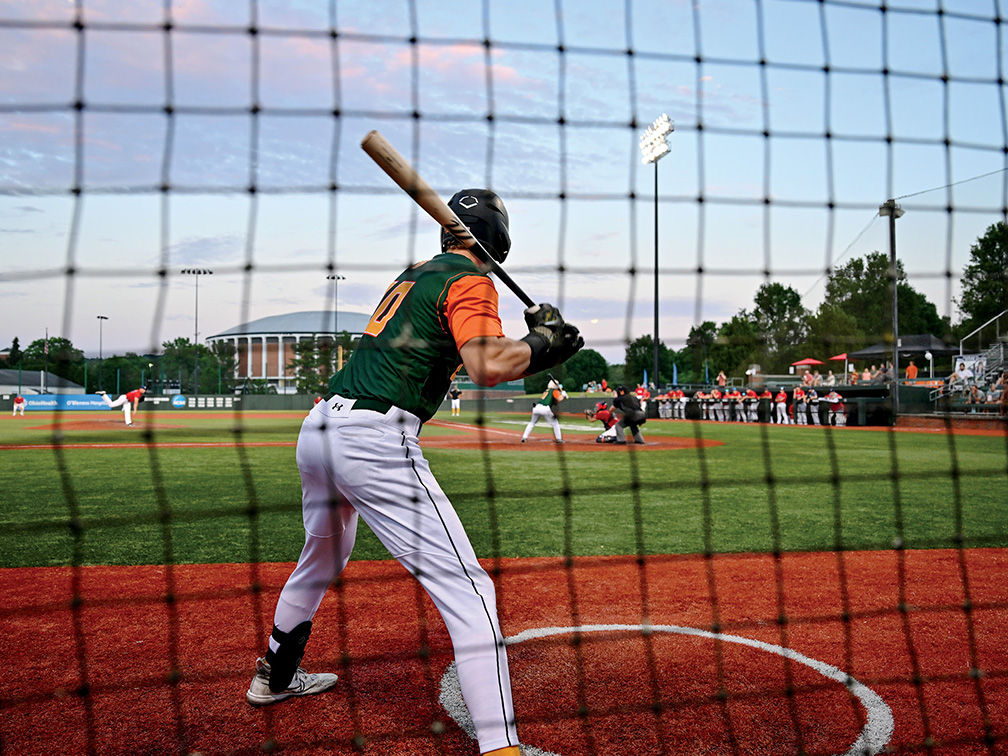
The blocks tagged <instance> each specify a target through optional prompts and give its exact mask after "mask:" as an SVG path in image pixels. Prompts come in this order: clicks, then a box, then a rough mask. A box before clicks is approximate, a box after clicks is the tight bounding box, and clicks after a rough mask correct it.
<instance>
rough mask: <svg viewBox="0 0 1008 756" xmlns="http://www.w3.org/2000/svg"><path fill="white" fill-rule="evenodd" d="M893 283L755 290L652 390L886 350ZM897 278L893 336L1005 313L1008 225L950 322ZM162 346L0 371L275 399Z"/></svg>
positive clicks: (970, 273)
mask: <svg viewBox="0 0 1008 756" xmlns="http://www.w3.org/2000/svg"><path fill="white" fill-rule="evenodd" d="M892 276H893V271H891V270H890V264H889V257H888V255H886V254H884V253H882V252H878V251H875V252H872V253H870V254H868V255H866V256H865V257H863V258H857V259H854V260H851V261H850V262H848V263H846V264H844V265H843V266H842V267H840V268H838V269H836V270H834V271H833V272H832V273H831V274H830V275H829V277H828V280H827V282H826V291H825V296H824V298H823V302H822V304H820V305H819V307H818V308H817V309H816V311H815V312H812V311H810V310H808V309H807V308H805V307H804V306H803V305H802V301H801V295H800V294H799V293H798V292H797V291H796V290H795V289H794V288H793V287H791V286H786V285H784V284H781V283H765V284H763V285H761V286H760V287H759V289H758V290H757V291H756V294H755V296H754V299H753V307H752V308H743V309H741V310H739V312H738V313H736V314H735V315H734V316H732V318H731V319H730V320H728V321H726V322H724V323H721V324H717V323H714V322H713V321H704V322H703V323H700V324H699V325H694V326H693V327H692V328H691V329H690V332H689V335H688V336H687V338H686V344H685V346H684V347H683V348H682V349H680V350H674V349H670V348H668V347H667V346H666V345H665V344H663V343H661V342H659V344H658V368H659V374H660V382H661V384H666V383H670V382H671V381H672V378H673V375H674V374H675V375H676V376H677V379H678V382H679V383H684V384H685V383H709V382H711V380H712V377H713V376H715V375H717V372H718V371H719V370H724V371H725V373H727V374H729V375H735V376H738V375H742V374H744V373H745V370H746V369H747V368H748V366H749V365H752V364H758V365H759V366H760V369H761V371H762V372H763V373H768V374H782V373H787V372H788V368H789V367H790V365H791V363H793V362H795V361H797V360H798V359H801V358H804V357H810V356H821V357H822V358H823V359H824V361H825V360H826V359H828V358H829V357H832V356H833V355H836V354H842V353H846V352H852V351H856V350H858V349H860V348H862V347H864V346H867V345H869V344H872V343H877V342H880V341H884V340H885V339H886V336H887V335H889V334H891V322H892V294H891V291H892V290H891V285H892ZM895 276H896V282H897V287H896V299H897V309H898V313H899V331H900V333H901V334H919V333H930V334H932V335H934V336H937V337H938V338H941V339H943V340H945V341H958V340H959V339H961V338H963V337H965V336H966V335H967V334H969V333H970V332H972V331H973V330H974V329H976V328H977V327H979V326H981V325H983V324H984V323H986V322H987V321H989V320H990V319H992V318H994V317H996V316H998V315H999V314H1000V313H1002V312H1004V311H1005V310H1008V224H1006V223H1005V222H1003V221H1002V222H999V223H996V224H994V225H992V226H990V227H989V228H988V229H987V231H986V233H984V235H983V236H981V237H980V238H978V239H977V241H976V243H975V244H973V246H972V247H971V248H970V260H969V263H968V264H967V265H966V267H965V269H964V270H963V275H962V278H961V287H962V295H961V296H960V297H959V298H958V299H957V300H956V301H955V304H956V305H957V307H958V310H959V312H960V314H961V316H962V317H961V320H959V321H958V322H957V323H955V324H953V323H952V322H951V321H950V319H949V318H948V317H942V316H940V315H939V313H938V310H937V308H936V307H935V305H934V304H933V303H932V302H930V301H928V299H927V297H925V296H924V295H923V294H921V293H920V292H918V291H917V290H915V289H914V288H913V287H912V286H910V284H909V283H908V282H907V279H906V273H905V271H904V268H903V265H902V263H901V262H900V261H899V260H897V263H896V271H895ZM354 346H355V342H354V340H353V338H352V337H351V335H350V334H349V333H348V332H346V331H344V332H343V333H341V334H339V338H338V339H337V342H336V344H334V343H333V341H332V338H331V336H329V335H324V336H319V337H312V338H309V339H303V340H300V341H299V342H297V343H296V344H294V345H293V348H292V351H293V355H294V356H293V358H292V359H291V361H290V362H289V364H288V367H289V368H292V369H293V372H294V373H295V379H294V380H295V384H296V386H297V391H298V393H303V394H318V395H324V394H325V392H326V391H327V386H328V381H329V377H330V376H331V375H332V373H333V372H334V370H335V368H336V366H337V364H339V361H340V359H342V360H345V359H346V358H347V357H349V355H350V353H351V352H352V351H353V348H354ZM162 349H163V351H162V352H161V353H160V354H157V355H137V354H133V353H127V354H125V355H121V356H120V355H116V356H111V357H107V358H105V359H104V360H98V359H93V358H91V359H85V357H84V354H83V352H82V351H81V350H79V349H77V348H75V347H74V346H73V344H71V343H70V341H69V340H67V339H64V338H61V337H53V338H47V339H37V340H35V341H33V342H32V343H31V344H29V345H28V347H27V348H25V349H24V350H23V351H22V349H21V347H20V345H19V343H18V339H17V338H15V339H14V341H13V343H12V344H11V348H10V351H9V354H8V356H7V358H6V360H4V361H3V362H4V363H5V364H4V366H5V367H8V368H19V369H22V370H36V371H37V370H48V371H49V372H50V373H53V374H54V375H58V376H61V377H63V378H66V379H68V380H70V381H73V382H75V383H79V384H81V385H83V386H85V387H86V389H87V390H88V391H89V392H92V393H93V392H94V391H97V390H99V389H102V390H105V391H108V392H110V393H112V392H114V391H129V390H131V389H133V388H136V387H137V386H140V385H148V386H152V387H153V388H154V390H159V389H161V390H164V389H168V390H173V389H178V390H181V391H182V392H183V393H187V392H191V391H194V390H195V393H200V394H216V393H233V392H235V391H241V392H243V393H266V392H269V391H271V390H274V389H271V387H270V386H268V385H267V383H266V382H265V381H262V380H250V379H238V378H235V377H234V376H235V367H236V365H237V354H236V351H235V348H234V347H233V346H232V345H230V344H226V343H222V342H217V343H214V344H213V345H212V346H207V345H204V344H193V343H192V342H191V341H189V340H188V339H186V338H177V339H175V340H174V341H168V342H164V343H163V344H162ZM337 350H338V351H339V353H340V355H341V356H339V357H338V356H337ZM653 366H654V341H653V338H652V337H651V336H650V335H644V336H640V337H639V338H637V339H635V340H634V341H632V342H631V343H630V344H628V345H627V347H626V354H625V361H624V363H623V364H622V365H610V364H608V362H607V361H606V359H605V358H604V357H603V356H602V355H601V354H599V353H598V352H596V351H595V350H593V349H590V348H586V349H582V350H581V351H580V352H579V353H578V354H576V355H574V357H572V358H571V359H570V360H568V361H567V362H566V363H565V364H564V365H560V366H558V367H556V368H554V369H552V370H551V371H548V373H549V374H552V375H553V376H554V377H555V378H557V379H558V380H559V381H561V382H562V383H564V385H565V386H567V387H568V388H569V389H572V390H575V391H576V390H580V388H581V386H583V385H584V384H587V383H589V382H590V381H602V380H603V379H604V380H606V381H608V382H609V383H610V384H616V383H627V384H633V385H636V384H637V383H638V382H640V381H642V380H643V376H644V373H645V371H646V372H647V374H648V375H649V377H650V378H651V380H652V381H653V380H654V378H653V376H652V375H651V374H652V372H653ZM673 366H674V367H673ZM548 373H546V372H544V373H540V374H537V375H533V376H529V377H528V378H526V379H525V390H526V391H527V392H529V393H539V392H541V391H543V390H545V387H546V383H547V382H548V380H549V374H548Z"/></svg>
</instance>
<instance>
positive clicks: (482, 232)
mask: <svg viewBox="0 0 1008 756" xmlns="http://www.w3.org/2000/svg"><path fill="white" fill-rule="evenodd" d="M449 207H451V208H452V209H453V210H454V211H455V212H456V213H457V214H458V216H459V218H460V219H461V220H462V222H463V223H464V224H465V225H466V226H468V227H469V229H470V230H471V231H472V233H473V235H474V236H475V237H476V239H477V240H479V242H480V243H481V245H482V246H483V247H484V248H485V250H486V252H487V254H488V255H489V256H490V257H491V258H493V259H494V260H496V261H497V262H498V263H503V262H504V259H505V258H506V257H507V255H508V251H509V250H510V248H511V237H510V232H509V219H508V214H507V210H506V209H505V207H504V203H503V202H502V201H501V199H500V197H498V196H497V195H496V194H494V193H493V192H491V191H488V190H485V189H465V190H462V191H460V192H458V193H456V194H455V195H454V196H453V197H452V198H451V200H450V201H449ZM488 271H489V266H488V264H487V263H486V262H484V258H482V257H481V256H478V255H477V253H476V252H472V251H470V250H468V249H466V248H465V247H464V246H462V244H461V242H458V241H457V240H456V239H455V238H454V237H452V236H450V235H449V234H448V233H447V232H445V231H442V234H441V254H439V255H436V256H434V257H433V258H432V259H430V260H426V261H424V262H419V263H417V264H415V265H413V266H411V267H409V268H407V269H406V270H405V271H403V272H402V273H401V274H399V276H398V278H396V280H395V281H393V282H392V284H391V285H390V286H389V287H388V289H387V290H386V292H385V294H384V296H383V297H382V299H381V302H380V303H379V304H378V306H377V307H376V308H375V311H374V315H373V316H372V318H371V321H370V323H369V324H368V325H367V327H366V328H365V329H364V333H363V335H362V336H361V338H360V342H359V345H358V347H357V349H355V350H354V352H353V354H352V355H351V356H350V358H349V360H348V361H347V363H346V365H344V367H343V369H342V370H340V371H339V372H338V373H336V375H335V376H333V378H332V379H331V380H330V381H329V390H330V395H329V396H328V397H327V398H326V400H325V401H322V402H319V403H318V404H316V405H315V407H314V408H313V409H312V410H311V412H310V413H309V415H308V417H307V418H306V419H305V421H304V423H303V424H302V426H301V431H300V434H299V435H298V443H297V452H296V459H297V465H298V471H299V472H300V474H301V490H302V516H303V520H304V529H305V543H304V548H303V549H302V551H301V556H300V558H299V559H298V563H297V566H296V567H295V568H294V571H293V572H292V573H291V575H290V577H289V578H288V579H287V582H286V584H285V585H284V587H283V590H282V591H281V593H280V596H279V599H278V601H277V605H276V610H275V613H274V616H273V630H272V632H271V633H270V635H269V638H268V642H267V644H266V651H265V655H264V656H263V657H262V658H259V659H258V660H257V661H256V673H255V676H254V677H253V678H252V682H251V684H250V685H249V688H248V691H247V693H246V700H247V701H248V702H249V703H250V704H252V705H253V706H263V705H267V704H272V703H275V702H277V701H282V700H284V699H287V698H290V697H292V696H305V695H311V694H315V693H321V692H323V691H326V690H329V689H331V688H332V687H333V686H335V685H336V683H337V676H336V675H335V674H332V673H315V674H312V673H309V672H306V671H305V670H304V669H302V668H301V666H300V664H301V659H302V657H303V655H304V653H305V647H306V644H307V642H308V638H309V635H310V633H311V629H312V622H313V620H314V618H315V614H316V612H317V611H318V608H319V605H320V603H321V602H322V598H323V596H325V593H326V591H327V589H328V587H329V586H330V585H331V584H332V583H333V581H334V580H335V579H336V578H337V577H338V576H339V575H340V573H341V572H342V571H343V569H344V568H345V567H346V565H347V562H348V560H349V559H350V553H351V551H352V550H353V546H354V539H355V537H356V532H357V518H358V516H359V517H360V518H362V519H363V520H364V521H365V522H366V523H367V524H368V526H369V527H370V529H371V530H372V531H373V532H374V533H375V535H377V536H378V538H379V540H381V542H382V543H383V544H384V545H385V547H386V548H388V550H389V551H390V552H391V553H392V555H393V556H394V557H395V558H396V559H397V560H399V562H400V563H401V564H402V565H403V566H404V567H405V568H406V569H407V570H408V571H409V573H410V574H411V575H414V576H415V577H416V579H417V580H418V581H420V584H421V585H422V586H423V588H424V590H426V591H427V594H428V595H429V596H430V597H431V599H432V601H433V602H434V605H435V606H436V607H437V609H438V611H439V612H440V614H441V617H442V618H443V620H444V622H445V626H446V627H447V630H448V634H449V636H450V637H451V641H452V646H453V648H454V652H455V663H456V668H457V670H458V677H459V683H460V685H461V689H462V696H463V698H464V700H465V704H466V707H467V708H468V710H469V713H470V715H471V716H472V722H473V725H474V726H475V731H476V738H477V741H478V743H479V749H480V752H481V753H482V754H490V753H492V754H494V756H519V748H518V733H517V727H516V724H515V714H514V706H513V703H512V696H511V682H510V675H509V672H508V660H507V653H506V650H505V646H504V636H503V634H502V632H501V628H500V622H499V620H498V616H497V604H496V598H495V590H494V584H493V581H492V580H491V579H490V576H489V575H488V574H487V573H486V571H485V570H484V569H483V567H482V566H481V565H480V563H479V561H478V560H477V558H476V553H475V551H474V549H473V547H472V545H471V544H470V542H469V537H468V535H467V534H466V532H465V529H464V528H463V526H462V522H461V520H460V519H459V517H458V515H457V514H456V512H455V510H454V508H453V507H452V504H451V502H450V501H449V500H448V497H447V496H446V495H445V494H444V492H443V491H442V489H441V486H440V485H439V484H438V482H437V480H436V479H435V478H434V476H433V474H432V473H431V470H430V466H429V465H428V463H427V460H425V459H424V455H423V450H422V449H421V447H420V444H419V441H418V438H417V437H418V435H419V433H420V429H421V427H422V426H423V424H424V423H425V422H426V421H427V420H429V419H430V418H431V417H432V416H433V415H434V413H435V412H436V411H437V409H438V407H439V406H440V404H441V402H442V401H443V399H444V396H445V394H446V392H447V390H448V387H449V386H450V385H451V380H452V376H453V375H455V373H456V372H457V371H458V369H459V368H461V367H462V366H464V367H465V369H466V372H467V373H468V375H469V377H470V378H471V379H472V380H473V381H474V382H475V383H476V384H477V385H480V386H495V385H497V384H498V383H502V382H504V381H508V380H513V379H516V378H520V377H522V376H527V375H531V374H533V373H539V372H542V371H544V370H547V369H549V368H551V367H553V366H555V365H559V364H561V363H562V362H564V361H565V360H567V359H568V358H570V357H571V356H573V355H574V354H575V353H576V352H577V351H578V350H579V349H581V347H582V346H584V340H583V339H582V338H581V335H580V333H579V332H578V329H577V328H576V327H574V326H573V325H572V324H570V323H565V322H564V319H563V317H562V316H561V315H560V312H559V311H558V310H557V309H556V308H555V307H553V306H552V305H550V304H540V305H537V306H535V307H530V308H528V309H527V310H525V322H526V324H527V326H528V328H529V332H528V333H527V334H526V335H525V336H523V337H522V338H521V339H517V340H516V339H511V338H508V337H507V336H505V335H504V332H503V330H502V327H501V321H500V316H499V314H498V299H497V291H496V289H495V288H494V284H493V281H492V280H491V279H490V277H489V275H488Z"/></svg>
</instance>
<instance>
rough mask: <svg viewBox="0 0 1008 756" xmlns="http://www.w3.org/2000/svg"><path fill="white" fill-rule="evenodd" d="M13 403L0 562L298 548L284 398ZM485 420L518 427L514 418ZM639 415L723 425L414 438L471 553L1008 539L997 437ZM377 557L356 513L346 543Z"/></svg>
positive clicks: (2, 446)
mask: <svg viewBox="0 0 1008 756" xmlns="http://www.w3.org/2000/svg"><path fill="white" fill-rule="evenodd" d="M148 417H149V416H148ZM27 419H28V421H29V422H22V420H21V419H20V418H18V419H17V420H13V421H9V422H6V423H3V424H2V426H0V491H2V492H3V493H2V495H0V501H2V504H0V566H3V567H16V566H29V565H66V564H158V563H168V562H171V563H215V562H249V561H293V560H296V559H297V556H298V553H299V552H300V548H301V544H302V542H303V537H304V536H303V530H302V526H301V518H300V483H299V479H298V474H297V469H296V466H295V463H294V448H293V446H292V445H291V444H292V443H293V441H295V440H296V437H297V432H298V428H299V426H300V418H298V417H297V416H295V415H291V414H289V413H288V414H286V415H285V414H283V413H275V414H271V413H257V414H255V415H252V414H251V413H250V414H249V415H247V416H243V415H234V414H230V413H204V414H202V415H192V416H189V417H187V418H186V419H185V421H184V422H183V421H181V420H175V419H173V416H171V415H166V417H165V419H164V420H163V421H162V420H161V419H160V418H159V419H158V422H157V423H156V425H155V426H154V428H153V430H152V431H149V432H148V431H143V430H139V431H137V429H130V430H127V429H125V428H123V427H121V426H118V425H116V426H112V425H110V427H109V428H108V429H102V430H79V431H76V430H64V431H62V434H61V435H60V436H59V437H57V438H54V436H53V433H52V431H51V430H44V429H38V427H39V426H38V425H37V424H35V423H32V422H30V421H31V418H27ZM439 419H444V420H447V421H449V422H456V421H458V420H461V421H462V422H473V421H474V420H475V417H474V415H473V414H472V413H464V414H463V416H462V417H461V418H450V417H448V415H447V413H445V416H444V417H443V418H439ZM484 421H485V422H487V423H488V424H489V425H490V426H491V427H495V428H501V429H507V430H511V431H515V432H518V431H520V429H521V426H522V425H524V422H525V418H524V416H522V417H519V416H516V415H493V416H489V417H487V418H484ZM563 425H564V432H565V434H566V435H567V437H568V438H575V437H576V436H577V434H581V433H583V434H586V435H585V436H583V437H584V438H590V437H593V436H594V434H595V433H597V432H598V430H597V424H596V425H595V426H593V425H591V424H589V423H588V422H587V421H583V420H581V419H579V418H576V417H567V418H564V420H563ZM33 428H34V429H33ZM430 430H431V431H432V432H433V431H434V429H433V428H431V429H430ZM538 432H539V429H537V433H538ZM437 433H439V434H440V433H442V430H441V429H437ZM587 434H590V435H587ZM645 434H646V435H647V436H648V437H649V438H651V439H657V438H659V437H661V436H672V435H675V436H680V437H684V438H689V439H693V438H698V437H699V438H703V439H709V440H713V441H717V442H720V443H719V444H718V445H714V446H709V447H705V448H702V449H678V450H655V449H648V450H643V451H639V450H637V449H617V448H606V449H603V450H601V451H594V450H593V451H575V450H574V448H575V447H574V446H573V445H567V446H563V447H556V446H554V445H552V444H543V445H536V446H534V447H531V448H529V447H525V448H518V447H517V446H516V448H514V449H510V448H508V447H506V446H504V447H494V448H493V450H492V451H487V450H482V449H477V450H471V451H469V450H458V449H437V448H429V449H427V450H426V451H425V455H426V457H427V459H428V460H429V461H430V464H431V468H432V469H433V471H434V474H435V475H436V477H437V478H438V480H439V481H440V483H441V485H442V487H443V488H444V490H445V491H446V493H447V494H448V495H449V497H450V498H451V499H452V501H453V503H454V505H455V507H456V509H457V510H458V512H459V515H460V517H461V518H462V520H463V522H464V523H465V526H466V528H467V531H468V532H469V535H470V538H471V540H472V542H473V545H474V547H475V548H476V551H477V554H479V555H480V556H483V557H490V556H495V555H500V556H505V557H511V556H557V555H572V556H578V555H611V554H637V553H642V554H679V553H701V552H705V551H711V552H770V551H774V550H783V551H806V550H810V551H822V550H831V549H835V548H842V549H888V548H892V547H893V546H894V545H902V546H905V547H907V548H938V547H952V546H956V545H958V544H959V543H962V544H963V545H965V546H966V547H968V548H976V547H984V546H1006V545H1008V496H1006V495H1005V491H1008V446H1006V440H1005V438H1004V437H1003V436H996V435H994V436H972V435H956V436H949V435H946V434H943V433H924V432H922V433H906V432H892V431H889V430H886V429H879V430H862V429H853V428H849V429H825V428H793V427H783V428H781V427H776V426H747V425H734V424H720V425H718V424H708V423H704V424H693V423H658V422H651V423H649V424H648V425H647V426H645ZM421 440H423V437H422V439H421ZM54 441H56V442H57V445H56V446H55V447H52V446H51V445H52V444H53V442H54ZM124 444H130V446H124ZM176 444H189V445H176ZM217 444H225V445H217ZM276 444H285V445H276ZM25 445H34V446H35V448H21V447H22V446H25ZM81 445H93V446H81ZM387 557H388V554H387V552H386V551H385V549H384V548H383V547H382V546H381V544H379V543H378V542H377V540H376V539H375V538H374V536H373V535H372V534H371V533H370V531H368V529H367V527H366V526H364V525H363V524H362V525H361V526H360V527H359V530H358V539H357V547H356V549H355V552H354V558H357V559H384V558H387Z"/></svg>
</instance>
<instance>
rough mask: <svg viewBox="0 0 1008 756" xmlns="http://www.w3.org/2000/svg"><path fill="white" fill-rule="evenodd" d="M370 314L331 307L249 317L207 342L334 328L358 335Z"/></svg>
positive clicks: (304, 332)
mask: <svg viewBox="0 0 1008 756" xmlns="http://www.w3.org/2000/svg"><path fill="white" fill-rule="evenodd" d="M370 319H371V316H370V315H368V314H365V313H363V312H346V311H339V312H338V313H335V314H334V313H333V311H332V310H305V311H302V312H288V313H285V314H283V315H269V316H267V317H265V318H258V319H257V320H250V321H249V322H248V323H242V324H240V325H236V326H234V327H233V328H229V329H227V330H226V331H221V332H220V333H215V334H214V335H213V336H209V337H208V339H207V340H208V341H212V340H214V339H221V338H227V337H229V336H250V335H255V336H281V335H294V334H298V335H312V334H331V333H332V332H333V329H334V328H339V331H340V333H342V332H343V331H348V332H349V333H350V334H351V335H353V336H359V335H360V334H361V333H363V332H364V328H365V327H367V324H368V321H369V320H370Z"/></svg>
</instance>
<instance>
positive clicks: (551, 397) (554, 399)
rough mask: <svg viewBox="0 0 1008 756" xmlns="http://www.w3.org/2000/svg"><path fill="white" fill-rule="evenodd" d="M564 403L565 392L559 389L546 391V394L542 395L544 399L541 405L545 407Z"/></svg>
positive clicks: (540, 401)
mask: <svg viewBox="0 0 1008 756" xmlns="http://www.w3.org/2000/svg"><path fill="white" fill-rule="evenodd" d="M562 401H563V392H562V391H560V390H559V389H549V388H547V389H546V392H545V393H544V394H543V395H542V399H540V400H539V404H541V405H543V406H544V407H553V406H555V405H557V404H560V402H562Z"/></svg>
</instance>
